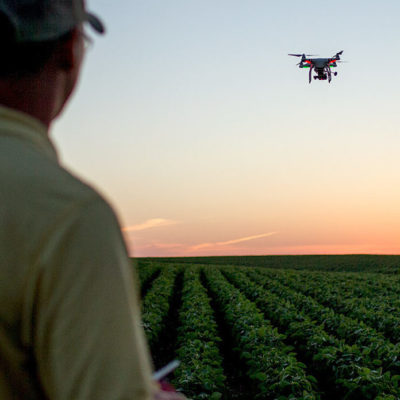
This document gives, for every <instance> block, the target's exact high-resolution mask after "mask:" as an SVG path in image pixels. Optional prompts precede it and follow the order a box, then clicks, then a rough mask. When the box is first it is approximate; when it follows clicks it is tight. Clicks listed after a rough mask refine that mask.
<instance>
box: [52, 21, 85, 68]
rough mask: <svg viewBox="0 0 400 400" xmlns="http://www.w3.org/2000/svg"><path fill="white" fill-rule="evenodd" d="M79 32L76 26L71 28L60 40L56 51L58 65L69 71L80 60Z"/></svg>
mask: <svg viewBox="0 0 400 400" xmlns="http://www.w3.org/2000/svg"><path fill="white" fill-rule="evenodd" d="M81 40H82V38H81V34H80V32H79V30H78V29H77V28H75V29H73V30H72V31H71V32H70V33H69V34H68V35H67V36H66V37H65V38H63V40H62V41H60V43H59V46H58V51H57V60H58V63H59V66H60V67H61V68H62V69H63V70H65V71H70V70H72V69H74V68H75V67H76V65H77V64H78V63H80V61H81V57H82V54H81V52H82V44H81Z"/></svg>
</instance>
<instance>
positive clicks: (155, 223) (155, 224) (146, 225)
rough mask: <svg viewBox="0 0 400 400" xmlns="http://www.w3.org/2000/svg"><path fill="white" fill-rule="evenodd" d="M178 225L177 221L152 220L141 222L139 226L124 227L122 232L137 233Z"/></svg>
mask: <svg viewBox="0 0 400 400" xmlns="http://www.w3.org/2000/svg"><path fill="white" fill-rule="evenodd" d="M178 223H179V222H178V221H173V220H171V219H165V218H152V219H148V220H147V221H144V222H142V223H141V224H137V225H132V226H126V227H124V228H122V232H138V231H144V230H146V229H152V228H159V227H162V226H169V225H176V224H178Z"/></svg>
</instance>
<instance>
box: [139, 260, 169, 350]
mask: <svg viewBox="0 0 400 400" xmlns="http://www.w3.org/2000/svg"><path fill="white" fill-rule="evenodd" d="M176 274H177V268H175V267H172V266H167V267H164V268H163V269H162V271H161V274H160V275H159V276H158V278H157V279H155V281H154V282H153V284H152V286H151V288H150V289H149V291H148V292H147V294H146V297H145V298H144V299H143V301H142V323H143V328H144V331H145V334H146V337H147V341H148V342H149V346H150V348H151V349H153V348H154V345H155V344H156V343H157V341H158V340H159V336H160V333H161V332H162V330H163V329H164V328H165V326H166V322H167V321H166V317H167V315H168V311H169V309H170V301H171V299H172V295H173V289H174V281H175V277H176Z"/></svg>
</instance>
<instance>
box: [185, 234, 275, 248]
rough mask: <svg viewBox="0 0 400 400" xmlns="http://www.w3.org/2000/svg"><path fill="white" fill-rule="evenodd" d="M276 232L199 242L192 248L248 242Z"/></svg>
mask: <svg viewBox="0 0 400 400" xmlns="http://www.w3.org/2000/svg"><path fill="white" fill-rule="evenodd" d="M276 234H277V232H268V233H261V234H260V235H253V236H246V237H242V238H239V239H233V240H227V241H225V242H214V243H201V244H197V245H195V246H191V247H190V250H191V251H193V250H200V249H204V248H209V247H218V246H229V245H232V244H236V243H241V242H248V241H249V240H255V239H261V238H264V237H268V236H272V235H276Z"/></svg>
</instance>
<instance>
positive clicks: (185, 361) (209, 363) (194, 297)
mask: <svg viewBox="0 0 400 400" xmlns="http://www.w3.org/2000/svg"><path fill="white" fill-rule="evenodd" d="M179 322H180V326H179V328H178V339H177V351H176V355H177V357H178V359H179V360H180V361H181V365H180V367H179V368H178V369H177V370H176V372H175V378H174V380H173V383H174V384H175V386H176V387H177V388H178V389H179V390H181V391H183V392H184V393H185V394H186V395H187V396H188V397H190V398H191V399H193V400H201V399H211V400H214V399H215V400H216V399H219V398H221V396H222V392H223V391H224V381H225V379H226V378H225V375H224V373H223V368H222V357H221V354H220V352H219V348H218V343H219V342H220V341H221V339H220V338H219V337H218V333H217V324H216V322H215V318H214V312H213V310H212V308H211V305H210V299H209V298H208V296H207V292H206V289H205V288H204V287H203V286H202V284H201V282H200V276H199V271H198V269H195V268H191V267H189V268H185V272H184V277H183V290H182V305H181V307H180V310H179Z"/></svg>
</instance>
